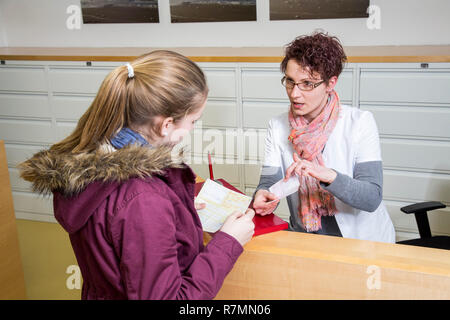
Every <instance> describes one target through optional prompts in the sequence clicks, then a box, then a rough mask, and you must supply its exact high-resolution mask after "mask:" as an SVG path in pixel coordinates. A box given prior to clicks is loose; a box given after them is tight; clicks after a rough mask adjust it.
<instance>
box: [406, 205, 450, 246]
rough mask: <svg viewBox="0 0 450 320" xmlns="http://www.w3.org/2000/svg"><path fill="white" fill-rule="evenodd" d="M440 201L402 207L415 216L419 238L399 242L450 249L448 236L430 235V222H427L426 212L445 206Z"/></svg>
mask: <svg viewBox="0 0 450 320" xmlns="http://www.w3.org/2000/svg"><path fill="white" fill-rule="evenodd" d="M445 207H446V205H444V204H443V203H441V202H438V201H430V202H420V203H415V204H412V205H410V206H406V207H402V208H400V210H402V211H403V212H404V213H406V214H410V213H414V216H415V217H416V222H417V227H418V228H419V234H420V238H419V239H412V240H404V241H399V242H397V243H399V244H408V245H412V246H420V247H429V248H437V249H447V250H450V237H449V236H434V237H433V236H432V235H431V230H430V224H429V222H428V215H427V212H428V211H431V210H435V209H442V208H445Z"/></svg>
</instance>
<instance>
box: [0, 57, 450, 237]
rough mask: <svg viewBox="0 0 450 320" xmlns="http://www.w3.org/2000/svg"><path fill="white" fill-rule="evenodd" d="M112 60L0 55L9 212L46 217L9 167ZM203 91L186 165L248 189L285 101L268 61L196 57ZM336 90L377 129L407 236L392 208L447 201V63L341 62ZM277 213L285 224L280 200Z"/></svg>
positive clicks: (49, 137)
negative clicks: (205, 96) (10, 190)
mask: <svg viewBox="0 0 450 320" xmlns="http://www.w3.org/2000/svg"><path fill="white" fill-rule="evenodd" d="M122 64H123V63H122V62H96V61H93V62H92V63H91V64H90V65H87V64H86V62H75V61H66V62H65V61H6V63H5V64H4V65H1V66H0V139H4V140H5V145H6V150H7V157H8V164H9V170H10V175H11V184H12V188H13V197H14V205H15V210H16V217H17V218H22V219H32V220H40V221H55V220H54V218H53V213H52V202H51V198H42V197H40V196H37V195H35V194H33V193H32V192H31V191H30V186H29V184H28V183H27V182H25V181H23V180H21V179H20V178H19V176H18V171H17V169H16V168H15V166H16V165H17V164H18V163H19V162H21V161H23V160H25V159H26V158H27V157H29V156H31V155H32V154H33V153H34V152H37V151H38V150H40V149H42V148H46V147H48V146H49V145H51V144H52V143H54V142H56V141H59V140H61V139H62V138H63V137H65V136H67V135H68V134H69V133H70V132H71V131H72V130H73V129H74V127H75V125H76V122H77V119H78V118H79V117H80V116H81V115H82V114H83V112H84V111H85V110H86V109H87V108H88V106H89V104H90V103H91V102H92V100H93V99H94V97H95V94H96V92H97V90H98V88H99V86H100V84H101V82H102V80H103V79H104V77H105V76H106V74H107V73H108V72H109V71H111V70H112V69H113V68H114V67H116V66H119V65H122ZM199 65H200V66H201V68H202V69H203V70H204V71H205V74H206V76H207V80H208V84H209V87H210V94H209V97H208V102H207V107H206V109H205V112H204V115H203V117H202V119H201V121H199V122H198V123H197V125H196V129H195V130H194V131H193V132H192V133H191V134H190V136H188V137H187V138H186V139H185V141H184V144H185V145H188V148H189V150H190V151H191V152H190V158H189V161H190V164H191V166H192V168H193V169H194V171H196V173H197V174H198V175H200V176H202V177H208V176H209V173H208V166H207V157H206V154H207V152H208V151H209V152H211V154H212V156H213V159H214V172H215V176H216V177H223V178H225V179H227V180H228V181H229V182H230V183H232V184H233V185H235V186H236V187H238V188H239V189H241V190H243V191H245V192H246V193H247V194H249V195H251V194H253V192H254V190H255V188H256V186H257V184H258V182H259V174H260V169H261V163H262V160H263V155H264V136H265V132H266V131H265V130H266V126H267V124H268V121H269V119H270V118H271V117H273V116H275V115H277V114H279V113H282V112H284V111H285V110H286V109H287V107H288V99H287V97H286V93H285V89H284V88H283V87H282V86H281V83H280V79H281V77H282V75H281V72H280V68H279V64H277V63H199ZM337 92H338V94H339V96H340V98H341V101H342V103H344V104H347V105H351V106H353V107H355V108H361V109H364V110H369V111H371V112H372V113H373V114H374V116H375V119H376V121H377V124H378V129H379V132H380V139H381V147H382V157H383V165H384V194H383V197H384V201H385V203H386V205H387V207H388V210H389V213H390V215H391V217H392V220H393V222H394V225H395V228H396V231H397V233H398V234H399V235H401V236H399V239H406V238H412V237H416V236H417V227H416V224H415V220H414V218H413V217H412V216H410V215H406V214H404V213H401V212H400V210H399V208H400V207H402V206H404V205H408V204H411V203H414V202H419V201H428V200H438V201H442V202H444V203H445V204H447V205H450V63H430V64H428V67H427V68H423V67H421V64H419V63H359V64H357V63H349V64H347V65H346V68H345V69H344V71H343V73H342V74H341V76H340V78H339V81H338V85H337ZM449 211H450V209H449V208H447V209H444V210H438V211H437V212H433V213H432V214H430V215H429V217H430V224H431V228H432V232H433V233H436V234H439V233H440V234H450V212H449ZM277 214H278V215H279V216H280V217H282V218H283V219H285V220H287V219H288V216H289V213H288V209H287V205H286V203H285V202H283V203H281V205H280V206H279V208H278V209H277Z"/></svg>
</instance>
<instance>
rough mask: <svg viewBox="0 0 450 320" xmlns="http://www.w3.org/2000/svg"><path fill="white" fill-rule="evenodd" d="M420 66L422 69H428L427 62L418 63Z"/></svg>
mask: <svg viewBox="0 0 450 320" xmlns="http://www.w3.org/2000/svg"><path fill="white" fill-rule="evenodd" d="M420 67H421V68H422V69H428V67H429V65H428V63H421V64H420Z"/></svg>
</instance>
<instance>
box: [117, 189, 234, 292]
mask: <svg viewBox="0 0 450 320" xmlns="http://www.w3.org/2000/svg"><path fill="white" fill-rule="evenodd" d="M175 221H176V220H175V212H174V207H173V204H172V203H171V201H170V200H168V199H166V198H164V197H163V196H160V195H158V194H155V193H152V194H151V195H149V194H148V193H147V194H146V193H144V194H139V195H137V196H135V197H134V198H133V199H131V200H128V202H127V204H126V206H124V208H123V209H122V210H121V212H120V213H118V217H116V218H115V222H114V224H115V226H114V227H111V230H112V238H113V242H114V245H115V250H116V252H118V254H119V259H120V271H121V277H122V279H123V282H124V283H123V285H124V288H125V291H126V294H127V296H128V298H129V299H158V300H160V299H170V300H175V299H189V300H196V299H212V298H214V297H215V296H216V294H217V293H218V291H219V289H220V288H221V286H222V283H223V281H224V279H225V276H226V275H227V274H228V273H229V272H230V271H231V269H232V267H233V265H234V263H235V262H236V260H237V258H238V257H239V255H240V254H241V253H242V251H243V248H242V246H241V245H240V244H239V242H238V241H237V240H236V239H234V238H233V237H231V236H230V235H228V234H226V233H223V232H219V233H218V234H216V236H215V237H214V238H213V239H212V240H211V241H210V242H209V243H208V245H207V246H206V247H205V248H204V250H203V251H201V252H199V253H198V254H197V255H196V256H195V258H194V259H193V261H192V263H191V264H190V266H189V267H188V268H187V269H186V270H184V272H182V270H181V269H180V265H179V257H178V250H177V249H178V247H179V245H180V244H179V243H177V240H176V236H175V234H176V231H177V230H176V227H175Z"/></svg>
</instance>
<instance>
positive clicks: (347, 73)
mask: <svg viewBox="0 0 450 320" xmlns="http://www.w3.org/2000/svg"><path fill="white" fill-rule="evenodd" d="M282 77H283V74H282V73H281V72H280V71H279V70H278V69H274V70H259V71H258V70H244V71H243V72H242V96H243V98H244V99H286V100H288V96H287V93H286V88H285V87H283V85H282V84H281V78H282ZM336 91H337V92H338V94H339V97H340V99H341V101H343V102H345V103H350V104H351V102H352V100H353V71H352V70H351V69H345V70H344V71H342V73H341V75H340V76H339V79H338V83H337V85H336Z"/></svg>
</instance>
